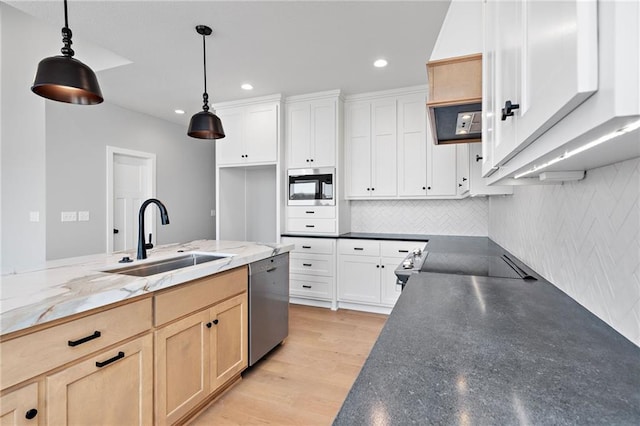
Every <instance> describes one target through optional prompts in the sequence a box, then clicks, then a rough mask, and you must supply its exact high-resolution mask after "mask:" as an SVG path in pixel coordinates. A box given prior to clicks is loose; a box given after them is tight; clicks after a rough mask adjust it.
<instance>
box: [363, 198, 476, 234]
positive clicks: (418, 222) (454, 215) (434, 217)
mask: <svg viewBox="0 0 640 426" xmlns="http://www.w3.org/2000/svg"><path fill="white" fill-rule="evenodd" d="M488 213H489V204H488V202H487V199H486V198H484V197H481V198H467V199H464V200H380V201H352V202H351V231H352V232H380V233H402V234H435V235H474V236H487V231H488V230H487V225H488Z"/></svg>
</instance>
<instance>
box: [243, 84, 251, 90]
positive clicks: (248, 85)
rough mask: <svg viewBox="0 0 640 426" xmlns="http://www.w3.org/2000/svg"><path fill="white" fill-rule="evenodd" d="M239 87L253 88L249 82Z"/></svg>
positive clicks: (244, 88)
mask: <svg viewBox="0 0 640 426" xmlns="http://www.w3.org/2000/svg"><path fill="white" fill-rule="evenodd" d="M240 88H241V89H242V90H253V86H252V85H250V84H249V83H244V84H243V85H242V86H240Z"/></svg>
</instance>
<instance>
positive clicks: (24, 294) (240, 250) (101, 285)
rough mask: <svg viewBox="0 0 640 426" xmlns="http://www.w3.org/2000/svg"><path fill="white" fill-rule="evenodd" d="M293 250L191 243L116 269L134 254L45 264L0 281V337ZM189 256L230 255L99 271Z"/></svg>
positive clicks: (282, 246)
mask: <svg viewBox="0 0 640 426" xmlns="http://www.w3.org/2000/svg"><path fill="white" fill-rule="evenodd" d="M292 248H293V246H292V245H287V244H263V243H252V242H246V241H219V240H196V241H191V242H188V243H181V244H167V245H163V246H159V247H157V248H155V249H151V250H149V251H148V256H149V257H148V258H147V259H145V260H144V261H135V262H132V263H125V264H121V263H118V261H119V260H120V259H122V258H123V257H125V256H128V257H130V258H131V259H135V250H133V251H127V252H121V253H113V254H95V255H89V256H82V257H75V258H69V259H61V260H53V261H49V262H47V264H46V265H44V267H43V268H41V269H38V270H34V271H29V272H24V273H19V274H9V275H3V276H2V283H0V335H1V336H4V335H6V334H8V333H14V332H18V331H20V330H23V329H26V328H29V327H33V326H36V325H41V324H44V323H47V322H50V321H53V320H57V319H60V318H64V317H67V316H70V315H74V314H79V313H83V312H87V311H90V310H92V309H96V308H100V307H103V306H106V305H109V304H112V303H116V302H120V301H123V300H127V299H132V298H135V297H138V296H142V295H145V294H151V293H153V292H154V291H158V290H162V289H165V288H169V287H172V286H175V285H178V284H182V283H185V282H187V281H191V280H194V279H198V278H201V277H205V276H208V275H211V274H215V273H218V272H223V271H226V270H229V269H233V268H236V267H239V266H243V265H248V264H249V263H251V262H255V261H258V260H262V259H266V258H268V257H271V256H275V255H277V254H279V253H285V252H289V251H290V250H291V249H292ZM192 252H193V253H223V254H229V255H231V256H229V257H226V258H224V259H220V260H217V261H214V262H207V263H202V264H200V265H195V266H191V267H188V268H182V269H176V270H174V271H171V272H165V273H161V274H156V275H151V276H148V277H135V276H130V275H123V274H115V273H109V272H103V271H105V270H110V269H116V268H119V267H123V266H128V265H133V264H141V263H148V262H153V261H157V260H161V259H166V258H170V257H173V256H177V255H180V254H186V253H192Z"/></svg>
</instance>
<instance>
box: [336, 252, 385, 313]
mask: <svg viewBox="0 0 640 426" xmlns="http://www.w3.org/2000/svg"><path fill="white" fill-rule="evenodd" d="M338 276H339V277H340V284H339V285H338V300H340V301H345V302H365V303H380V258H379V257H370V256H349V255H341V256H339V258H338Z"/></svg>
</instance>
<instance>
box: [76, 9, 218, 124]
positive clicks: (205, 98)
mask: <svg viewBox="0 0 640 426" xmlns="http://www.w3.org/2000/svg"><path fill="white" fill-rule="evenodd" d="M65 1H66V0H65ZM205 37H206V35H204V34H202V59H203V60H202V62H203V65H204V93H203V94H202V101H203V102H204V105H202V109H203V110H205V111H209V94H208V93H207V43H206V41H205Z"/></svg>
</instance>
